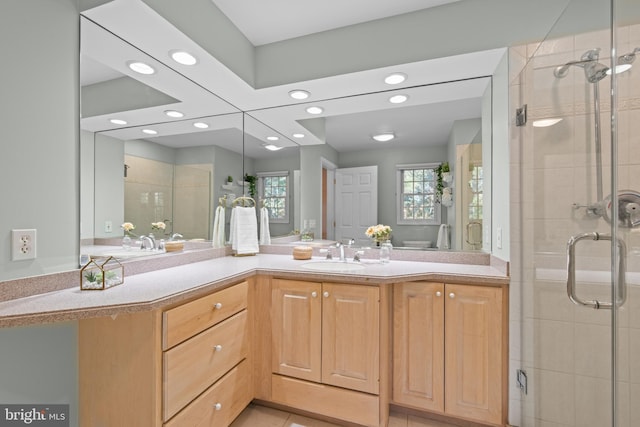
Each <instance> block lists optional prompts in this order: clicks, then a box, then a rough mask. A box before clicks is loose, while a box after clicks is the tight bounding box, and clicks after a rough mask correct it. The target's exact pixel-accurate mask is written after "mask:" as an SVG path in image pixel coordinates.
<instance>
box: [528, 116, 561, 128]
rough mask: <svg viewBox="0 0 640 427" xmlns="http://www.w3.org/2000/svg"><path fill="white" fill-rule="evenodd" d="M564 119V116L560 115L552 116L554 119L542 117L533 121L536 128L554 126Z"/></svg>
mask: <svg viewBox="0 0 640 427" xmlns="http://www.w3.org/2000/svg"><path fill="white" fill-rule="evenodd" d="M561 121H562V118H560V117H558V118H552V119H542V120H536V121H534V122H533V127H536V128H546V127H549V126H553V125H555V124H556V123H560V122H561Z"/></svg>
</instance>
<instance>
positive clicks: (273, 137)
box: [267, 136, 280, 141]
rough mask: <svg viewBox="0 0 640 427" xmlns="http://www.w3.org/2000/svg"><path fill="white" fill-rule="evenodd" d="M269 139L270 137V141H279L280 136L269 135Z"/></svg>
mask: <svg viewBox="0 0 640 427" xmlns="http://www.w3.org/2000/svg"><path fill="white" fill-rule="evenodd" d="M267 139H268V140H269V141H277V140H279V139H280V138H278V137H277V136H268V137H267Z"/></svg>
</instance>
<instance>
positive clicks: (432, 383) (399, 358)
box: [393, 282, 444, 412]
mask: <svg viewBox="0 0 640 427" xmlns="http://www.w3.org/2000/svg"><path fill="white" fill-rule="evenodd" d="M443 294H444V284H442V283H431V282H413V283H402V284H397V285H395V287H394V294H393V400H394V401H395V402H397V403H402V404H406V405H411V406H414V407H417V408H420V409H428V410H432V411H439V412H443V411H444V295H443Z"/></svg>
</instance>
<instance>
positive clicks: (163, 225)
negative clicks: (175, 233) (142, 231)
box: [151, 221, 167, 230]
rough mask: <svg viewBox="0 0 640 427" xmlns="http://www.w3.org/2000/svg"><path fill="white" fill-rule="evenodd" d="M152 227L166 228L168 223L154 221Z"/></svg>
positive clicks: (157, 228) (155, 228) (154, 228)
mask: <svg viewBox="0 0 640 427" xmlns="http://www.w3.org/2000/svg"><path fill="white" fill-rule="evenodd" d="M151 228H152V229H153V230H164V229H165V228H167V224H165V223H164V222H162V221H158V222H152V223H151Z"/></svg>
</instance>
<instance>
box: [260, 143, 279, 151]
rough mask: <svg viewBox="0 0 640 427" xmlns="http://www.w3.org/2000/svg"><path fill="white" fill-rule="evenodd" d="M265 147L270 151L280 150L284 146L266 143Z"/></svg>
mask: <svg viewBox="0 0 640 427" xmlns="http://www.w3.org/2000/svg"><path fill="white" fill-rule="evenodd" d="M263 147H264V148H266V149H267V150H269V151H278V150H282V148H283V147H278V146H277V145H273V144H266V145H263Z"/></svg>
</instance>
